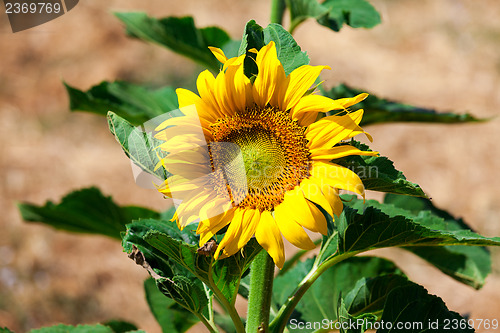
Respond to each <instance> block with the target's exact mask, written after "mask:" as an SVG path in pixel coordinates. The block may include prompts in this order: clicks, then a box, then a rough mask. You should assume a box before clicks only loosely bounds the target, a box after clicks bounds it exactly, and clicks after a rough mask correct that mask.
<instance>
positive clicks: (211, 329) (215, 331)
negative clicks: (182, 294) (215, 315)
mask: <svg viewBox="0 0 500 333" xmlns="http://www.w3.org/2000/svg"><path fill="white" fill-rule="evenodd" d="M195 315H196V317H198V319H200V321H201V322H202V323H203V325H205V327H206V328H207V329H208V331H209V332H210V333H219V329H218V328H217V326H215V325H214V324H213V323H210V322H209V321H208V320H207V318H205V317H204V316H203V315H201V314H200V313H195Z"/></svg>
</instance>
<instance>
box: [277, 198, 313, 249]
mask: <svg viewBox="0 0 500 333" xmlns="http://www.w3.org/2000/svg"><path fill="white" fill-rule="evenodd" d="M292 214H293V213H292V212H291V211H290V205H288V204H287V201H286V200H284V201H283V202H282V203H281V204H279V205H278V206H276V207H275V208H274V218H275V220H276V224H277V225H278V228H279V229H280V231H281V233H282V234H283V236H284V237H285V238H286V239H287V240H288V241H289V242H290V243H292V244H293V245H295V246H296V247H298V248H301V249H304V250H312V249H314V248H315V247H316V245H314V243H313V241H312V240H311V238H309V236H308V235H307V233H306V232H305V231H304V229H303V228H302V227H301V226H300V225H299V224H298V223H297V222H295V218H294V216H293V215H292Z"/></svg>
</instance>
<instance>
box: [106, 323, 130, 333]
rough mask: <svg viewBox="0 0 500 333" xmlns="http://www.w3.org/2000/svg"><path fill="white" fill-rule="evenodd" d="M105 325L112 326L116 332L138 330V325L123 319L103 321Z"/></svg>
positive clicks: (122, 332)
mask: <svg viewBox="0 0 500 333" xmlns="http://www.w3.org/2000/svg"><path fill="white" fill-rule="evenodd" d="M103 325H105V326H108V327H110V328H111V329H112V330H113V332H114V333H127V332H131V331H137V327H136V326H135V325H134V324H131V323H129V322H126V321H122V320H110V321H107V322H105V323H103Z"/></svg>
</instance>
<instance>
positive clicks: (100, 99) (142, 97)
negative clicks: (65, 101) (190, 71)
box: [64, 81, 179, 125]
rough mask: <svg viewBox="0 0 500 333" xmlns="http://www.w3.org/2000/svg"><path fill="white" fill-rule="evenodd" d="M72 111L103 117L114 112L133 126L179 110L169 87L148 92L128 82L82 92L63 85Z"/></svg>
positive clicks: (96, 87) (111, 83) (175, 98)
mask: <svg viewBox="0 0 500 333" xmlns="http://www.w3.org/2000/svg"><path fill="white" fill-rule="evenodd" d="M64 85H65V87H66V91H67V92H68V95H69V102H70V109H71V110H72V111H77V110H78V111H87V112H92V113H96V114H100V115H102V116H106V115H107V113H108V111H113V112H114V113H116V114H118V115H119V116H121V117H123V118H125V119H126V120H127V121H129V122H130V123H132V124H134V125H141V124H142V123H144V122H146V121H148V120H150V119H152V118H155V117H157V116H160V115H162V114H164V113H166V112H169V111H171V110H175V109H177V108H178V107H179V104H178V103H177V95H176V93H175V90H174V89H172V88H170V87H164V88H160V89H156V90H153V89H148V88H146V87H143V86H139V85H135V84H132V83H128V82H119V81H116V82H106V81H103V82H101V83H100V84H98V85H96V86H93V87H92V88H90V89H89V90H88V91H81V90H79V89H76V88H74V87H72V86H70V85H68V84H67V83H65V84H64Z"/></svg>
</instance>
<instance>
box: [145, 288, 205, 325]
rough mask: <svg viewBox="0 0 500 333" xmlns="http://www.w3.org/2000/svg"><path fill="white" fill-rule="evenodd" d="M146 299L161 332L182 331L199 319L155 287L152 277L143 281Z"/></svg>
mask: <svg viewBox="0 0 500 333" xmlns="http://www.w3.org/2000/svg"><path fill="white" fill-rule="evenodd" d="M144 290H145V292H146V300H147V302H148V305H149V308H150V309H151V312H152V313H153V315H154V316H155V318H156V320H157V321H158V324H160V327H161V329H162V332H163V333H171V332H172V333H183V332H186V331H187V330H188V329H189V328H190V327H191V326H193V325H194V324H196V323H197V322H199V319H198V318H197V317H196V316H195V315H194V314H193V313H191V312H189V311H187V310H186V309H185V308H183V307H181V306H179V305H178V304H177V303H176V302H175V301H174V300H173V299H171V298H168V297H166V296H165V295H164V294H163V293H162V292H160V290H158V288H157V287H156V282H155V280H154V279H147V280H146V281H144Z"/></svg>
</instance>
